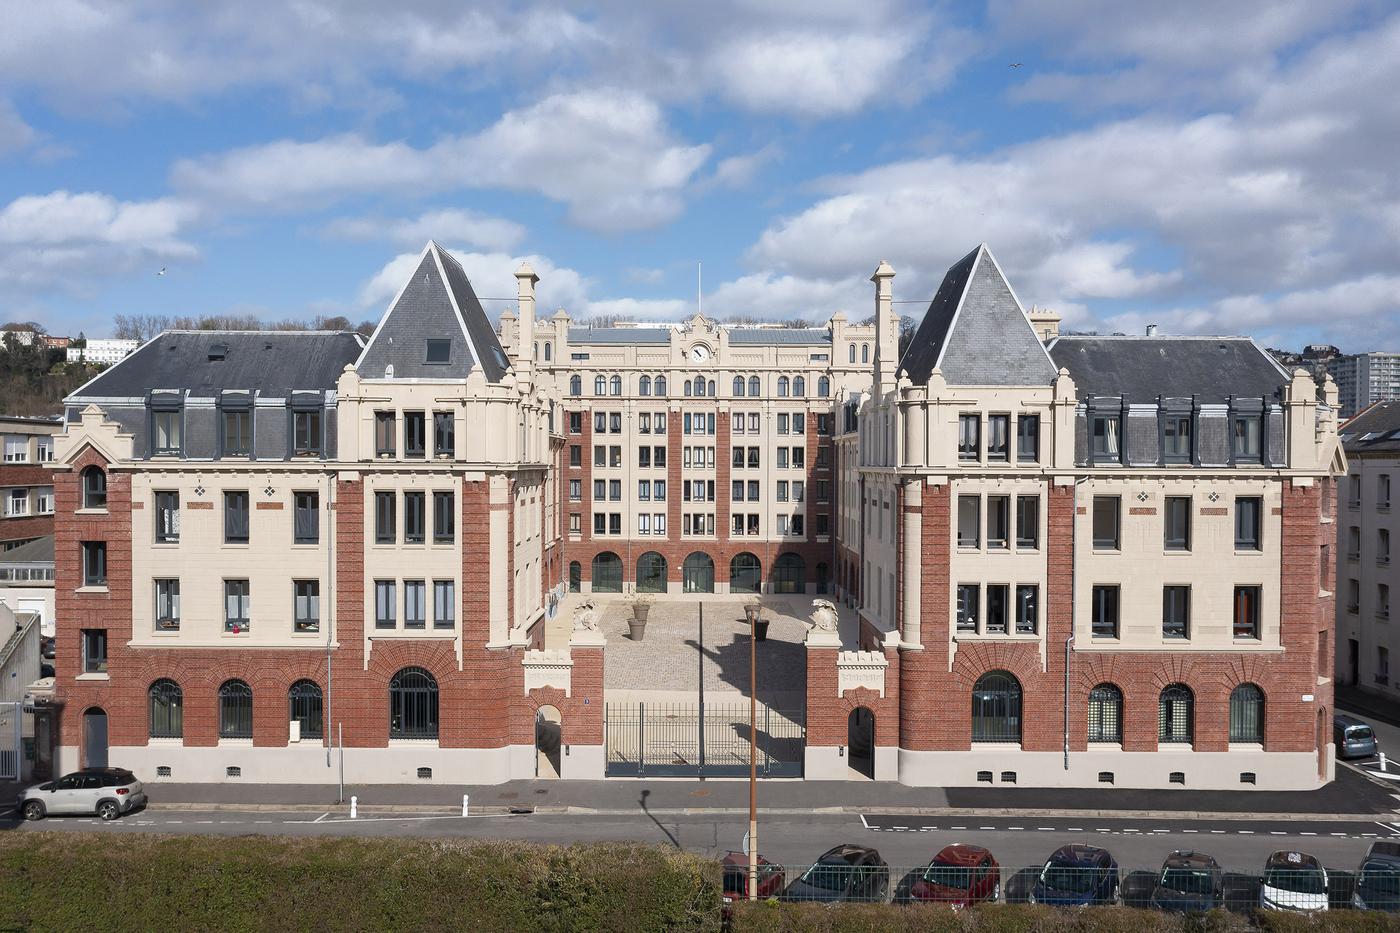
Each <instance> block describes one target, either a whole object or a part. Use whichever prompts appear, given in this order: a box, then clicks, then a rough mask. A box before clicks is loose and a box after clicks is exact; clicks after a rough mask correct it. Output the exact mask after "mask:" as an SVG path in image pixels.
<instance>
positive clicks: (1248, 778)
mask: <svg viewBox="0 0 1400 933" xmlns="http://www.w3.org/2000/svg"><path fill="white" fill-rule="evenodd" d="M1240 783H1241V784H1254V783H1257V782H1256V781H1255V775H1254V772H1253V771H1241V772H1240Z"/></svg>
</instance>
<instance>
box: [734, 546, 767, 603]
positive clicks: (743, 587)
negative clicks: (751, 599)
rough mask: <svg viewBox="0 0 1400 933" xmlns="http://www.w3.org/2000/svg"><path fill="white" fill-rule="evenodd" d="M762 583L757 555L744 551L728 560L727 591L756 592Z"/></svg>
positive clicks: (761, 572)
mask: <svg viewBox="0 0 1400 933" xmlns="http://www.w3.org/2000/svg"><path fill="white" fill-rule="evenodd" d="M762 583H763V568H762V567H761V566H760V565H759V563H758V557H756V556H755V555H753V554H750V553H749V552H748V551H744V552H742V553H739V554H735V555H734V559H733V560H731V561H730V562H729V592H731V593H757V592H758V591H759V589H760V588H761V587H762Z"/></svg>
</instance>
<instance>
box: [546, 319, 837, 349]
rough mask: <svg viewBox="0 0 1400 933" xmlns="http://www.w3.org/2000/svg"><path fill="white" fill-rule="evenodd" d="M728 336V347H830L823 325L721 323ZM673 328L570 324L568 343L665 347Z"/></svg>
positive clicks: (829, 334)
mask: <svg viewBox="0 0 1400 933" xmlns="http://www.w3.org/2000/svg"><path fill="white" fill-rule="evenodd" d="M720 327H721V328H723V329H724V330H725V331H726V332H727V333H728V335H729V344H730V346H760V347H784V346H789V347H790V346H812V347H818V346H830V345H831V331H829V330H827V329H826V328H824V327H742V326H740V327H736V326H733V325H725V324H721V325H720ZM675 329H676V328H675V327H674V326H671V325H667V326H664V327H651V326H647V327H570V328H569V343H570V344H571V345H574V346H586V345H588V344H590V343H592V344H637V345H646V346H667V345H669V344H670V342H671V335H672V333H673V332H674V331H675Z"/></svg>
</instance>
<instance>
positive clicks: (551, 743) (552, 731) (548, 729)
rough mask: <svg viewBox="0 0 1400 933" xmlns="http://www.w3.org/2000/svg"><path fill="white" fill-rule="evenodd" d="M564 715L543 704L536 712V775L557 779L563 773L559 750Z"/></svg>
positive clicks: (545, 778)
mask: <svg viewBox="0 0 1400 933" xmlns="http://www.w3.org/2000/svg"><path fill="white" fill-rule="evenodd" d="M562 723H563V717H561V716H560V715H559V710H558V709H556V708H555V707H553V706H541V707H540V708H539V709H538V710H537V711H536V712H535V777H537V778H542V779H544V780H549V781H553V780H557V779H558V778H559V777H560V775H561V774H562V773H563V772H562V769H561V767H560V761H559V751H560V747H561V740H562V738H563V725H562Z"/></svg>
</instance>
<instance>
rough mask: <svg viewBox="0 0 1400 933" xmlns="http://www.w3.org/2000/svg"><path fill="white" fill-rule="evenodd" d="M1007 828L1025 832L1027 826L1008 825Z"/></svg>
mask: <svg viewBox="0 0 1400 933" xmlns="http://www.w3.org/2000/svg"><path fill="white" fill-rule="evenodd" d="M1006 828H1007V829H1014V830H1017V831H1022V832H1024V831H1025V828H1026V827H1024V826H1008V827H1006Z"/></svg>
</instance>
